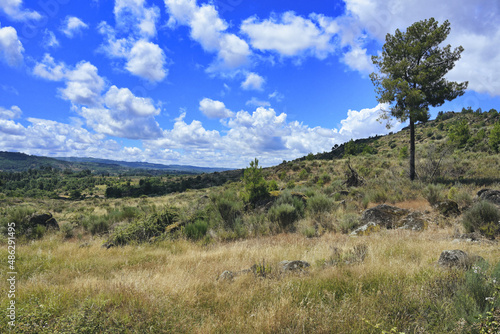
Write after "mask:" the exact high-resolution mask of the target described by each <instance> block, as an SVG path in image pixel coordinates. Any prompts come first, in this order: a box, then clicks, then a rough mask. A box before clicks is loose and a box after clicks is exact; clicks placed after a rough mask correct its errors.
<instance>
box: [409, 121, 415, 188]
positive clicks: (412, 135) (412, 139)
mask: <svg viewBox="0 0 500 334" xmlns="http://www.w3.org/2000/svg"><path fill="white" fill-rule="evenodd" d="M410 180H412V181H413V180H415V121H414V120H413V119H412V117H411V116H410Z"/></svg>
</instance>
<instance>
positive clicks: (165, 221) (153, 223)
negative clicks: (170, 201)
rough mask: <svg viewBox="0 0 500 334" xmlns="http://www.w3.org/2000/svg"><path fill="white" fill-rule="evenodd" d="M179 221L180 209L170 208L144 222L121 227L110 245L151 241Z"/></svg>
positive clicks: (116, 230)
mask: <svg viewBox="0 0 500 334" xmlns="http://www.w3.org/2000/svg"><path fill="white" fill-rule="evenodd" d="M178 219H179V209H178V208H176V207H168V208H165V209H164V210H163V211H161V212H159V213H153V214H151V215H150V216H148V217H146V218H145V219H143V220H139V221H134V222H132V223H129V224H126V225H122V226H119V227H118V228H116V229H115V230H114V231H113V233H112V234H111V236H110V237H109V239H108V241H107V242H106V243H107V244H108V245H115V246H121V245H126V244H129V243H131V242H136V243H141V242H147V241H150V240H151V239H152V238H155V237H158V236H160V235H162V234H163V233H164V232H165V229H166V228H167V227H168V226H169V225H172V224H174V223H176V222H177V221H178Z"/></svg>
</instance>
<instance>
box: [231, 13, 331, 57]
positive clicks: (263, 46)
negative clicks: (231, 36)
mask: <svg viewBox="0 0 500 334" xmlns="http://www.w3.org/2000/svg"><path fill="white" fill-rule="evenodd" d="M241 31H242V32H243V33H245V34H246V35H248V37H249V38H250V42H251V45H252V47H254V48H256V49H259V50H261V51H274V52H277V53H279V54H280V55H281V56H286V57H292V56H301V55H307V54H309V55H312V56H315V57H318V58H320V59H324V58H325V57H326V56H328V55H329V54H331V53H332V52H333V51H334V50H335V46H334V45H333V43H332V37H333V34H334V33H335V31H333V29H332V28H330V27H329V26H326V24H325V22H324V19H322V21H321V22H318V16H316V15H311V16H310V19H305V18H303V17H301V16H297V15H296V14H295V13H294V12H286V13H283V14H282V15H281V17H279V18H277V17H271V18H269V19H266V20H262V21H260V20H259V19H258V18H257V17H255V16H253V17H250V18H248V19H246V20H244V21H243V23H242V24H241Z"/></svg>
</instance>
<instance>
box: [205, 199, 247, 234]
mask: <svg viewBox="0 0 500 334" xmlns="http://www.w3.org/2000/svg"><path fill="white" fill-rule="evenodd" d="M211 199H212V203H213V205H214V207H215V209H216V211H217V212H218V213H219V215H220V217H221V218H222V222H223V226H224V228H226V229H233V227H234V224H235V222H236V220H237V219H238V218H239V217H240V215H241V213H242V211H243V207H244V204H243V202H242V201H241V200H240V199H239V198H238V196H237V194H236V192H235V191H233V190H226V191H224V192H222V193H219V194H214V195H212V197H211Z"/></svg>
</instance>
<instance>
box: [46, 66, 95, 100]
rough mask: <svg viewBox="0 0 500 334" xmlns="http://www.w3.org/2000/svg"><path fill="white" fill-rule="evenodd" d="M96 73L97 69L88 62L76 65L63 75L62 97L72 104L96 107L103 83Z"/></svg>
mask: <svg viewBox="0 0 500 334" xmlns="http://www.w3.org/2000/svg"><path fill="white" fill-rule="evenodd" d="M97 72H98V70H97V67H95V66H94V65H92V64H91V63H90V62H87V61H82V62H80V63H78V64H77V65H76V67H75V69H74V70H70V71H67V72H66V74H65V75H64V78H65V80H66V87H65V88H63V89H61V95H62V97H63V98H64V99H66V100H69V101H71V102H72V103H74V104H83V105H88V106H95V105H98V104H99V102H100V98H101V92H102V90H103V89H104V84H105V82H104V79H103V78H101V77H100V76H99V74H98V73H97ZM48 73H50V72H48ZM56 77H57V76H56ZM46 78H47V77H46Z"/></svg>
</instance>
